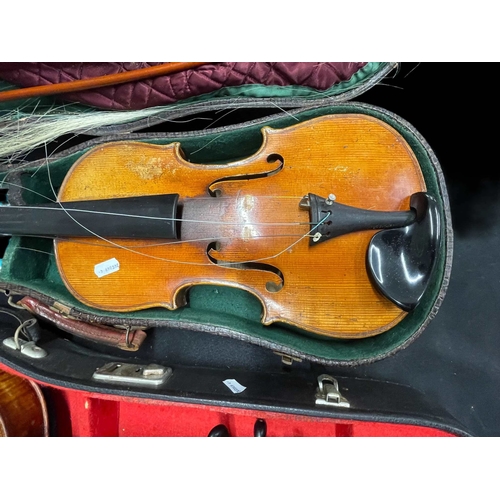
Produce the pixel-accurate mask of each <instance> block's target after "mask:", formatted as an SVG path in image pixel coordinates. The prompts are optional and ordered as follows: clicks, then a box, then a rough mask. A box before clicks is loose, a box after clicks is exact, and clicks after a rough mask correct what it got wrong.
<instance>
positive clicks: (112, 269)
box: [94, 257, 120, 278]
mask: <svg viewBox="0 0 500 500" xmlns="http://www.w3.org/2000/svg"><path fill="white" fill-rule="evenodd" d="M119 270H120V263H119V262H118V261H117V260H116V259H115V258H114V257H113V258H112V259H109V260H105V261H104V262H101V263H100V264H96V265H95V266H94V273H95V274H96V276H97V277H98V278H102V277H103V276H107V275H108V274H111V273H116V271H119Z"/></svg>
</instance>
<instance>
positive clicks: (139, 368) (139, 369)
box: [92, 361, 172, 387]
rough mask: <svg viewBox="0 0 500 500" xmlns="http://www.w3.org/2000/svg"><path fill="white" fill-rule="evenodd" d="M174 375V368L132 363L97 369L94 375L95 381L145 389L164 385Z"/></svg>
mask: <svg viewBox="0 0 500 500" xmlns="http://www.w3.org/2000/svg"><path fill="white" fill-rule="evenodd" d="M171 375H172V368H168V367H166V366H161V365H157V364H149V365H137V364H132V363H119V362H115V361H113V362H111V363H106V364H105V365H104V366H103V367H101V368H97V370H96V371H95V372H94V374H93V375H92V378H93V379H94V380H100V381H102V382H110V383H114V384H133V385H140V386H143V387H158V386H160V385H163V384H164V383H165V382H166V381H167V380H168V379H169V378H170V376H171Z"/></svg>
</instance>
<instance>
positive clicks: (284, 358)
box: [273, 351, 302, 366]
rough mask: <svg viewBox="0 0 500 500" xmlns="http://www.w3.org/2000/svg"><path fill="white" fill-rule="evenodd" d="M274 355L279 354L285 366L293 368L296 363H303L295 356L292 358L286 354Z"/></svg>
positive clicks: (276, 352)
mask: <svg viewBox="0 0 500 500" xmlns="http://www.w3.org/2000/svg"><path fill="white" fill-rule="evenodd" d="M273 352H274V354H277V355H278V356H279V357H280V358H281V362H282V363H283V364H284V365H287V366H291V365H292V363H293V362H294V361H296V362H297V363H302V359H301V358H297V357H295V356H290V354H285V353H284V352H279V351H273Z"/></svg>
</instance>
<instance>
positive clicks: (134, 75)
mask: <svg viewBox="0 0 500 500" xmlns="http://www.w3.org/2000/svg"><path fill="white" fill-rule="evenodd" d="M203 64H206V63H203V62H169V63H164V64H158V65H157V66H152V67H150V68H141V69H135V70H131V71H125V72H123V73H117V74H115V75H104V76H97V77H95V78H87V79H85V80H74V81H72V82H64V83H51V84H48V85H37V86H34V87H27V88H23V89H15V90H4V91H3V92H0V102H6V101H14V100H16V99H27V98H30V97H41V96H46V95H56V94H66V93H69V92H79V91H82V90H90V89H95V88H100V87H108V86H111V85H116V84H119V83H127V82H133V81H137V80H144V79H146V78H153V77H156V76H165V75H170V74H172V73H178V72H179V71H184V70H186V69H192V68H197V67H198V66H201V65H203Z"/></svg>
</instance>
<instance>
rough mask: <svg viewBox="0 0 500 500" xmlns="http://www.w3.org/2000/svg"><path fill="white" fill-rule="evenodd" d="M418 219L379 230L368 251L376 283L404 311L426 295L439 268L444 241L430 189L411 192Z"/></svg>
mask: <svg viewBox="0 0 500 500" xmlns="http://www.w3.org/2000/svg"><path fill="white" fill-rule="evenodd" d="M410 207H411V208H412V209H413V210H414V211H415V213H416V217H415V221H414V222H413V223H412V224H410V225H408V226H406V227H401V228H394V229H386V230H383V231H379V232H378V233H376V234H375V235H374V236H373V238H372V239H371V241H370V244H369V247H368V252H367V270H368V274H369V275H370V277H371V279H372V281H373V283H374V285H375V287H376V288H377V289H378V290H379V291H380V293H382V295H384V296H385V297H387V298H388V299H389V300H390V301H392V302H393V303H394V304H396V305H397V306H399V307H401V309H403V310H404V311H411V310H412V309H414V308H415V307H416V306H417V304H418V303H419V302H420V300H421V299H422V296H423V295H424V293H425V291H426V290H427V287H428V285H429V283H431V282H432V276H433V272H434V269H435V267H436V266H435V263H436V257H437V255H438V251H439V248H440V245H441V220H440V216H439V210H438V206H437V203H436V200H434V199H433V198H432V197H431V196H429V195H428V194H427V193H415V194H413V195H412V196H411V199H410Z"/></svg>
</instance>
